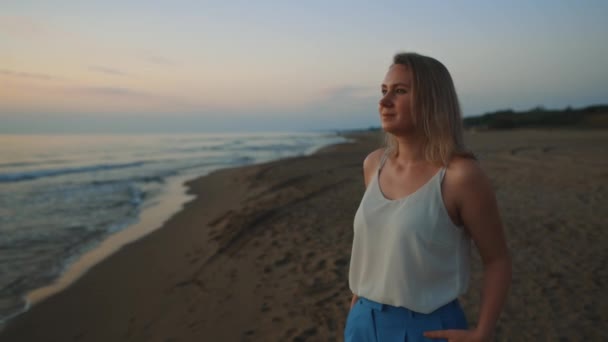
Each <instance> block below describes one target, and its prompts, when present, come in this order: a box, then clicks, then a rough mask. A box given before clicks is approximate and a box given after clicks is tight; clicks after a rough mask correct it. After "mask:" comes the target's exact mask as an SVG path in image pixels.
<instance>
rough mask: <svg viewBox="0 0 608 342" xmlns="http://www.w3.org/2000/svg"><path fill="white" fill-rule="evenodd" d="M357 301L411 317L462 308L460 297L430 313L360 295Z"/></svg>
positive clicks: (380, 309)
mask: <svg viewBox="0 0 608 342" xmlns="http://www.w3.org/2000/svg"><path fill="white" fill-rule="evenodd" d="M357 302H359V303H360V304H362V305H365V306H368V307H370V308H372V309H374V310H377V311H385V312H389V313H393V312H394V313H401V314H405V315H407V316H409V317H426V316H430V315H435V314H441V313H442V312H444V311H450V310H453V309H458V308H460V303H459V302H458V298H456V299H454V300H453V301H451V302H449V303H447V304H445V305H443V306H441V307H439V308H438V309H436V310H435V311H433V312H431V313H428V314H425V313H421V312H416V311H413V310H410V309H408V308H404V307H402V306H392V305H388V304H383V303H379V302H375V301H373V300H370V299H367V298H364V297H359V299H357Z"/></svg>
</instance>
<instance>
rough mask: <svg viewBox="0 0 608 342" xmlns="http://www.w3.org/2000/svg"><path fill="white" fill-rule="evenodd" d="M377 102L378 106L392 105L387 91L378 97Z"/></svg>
mask: <svg viewBox="0 0 608 342" xmlns="http://www.w3.org/2000/svg"><path fill="white" fill-rule="evenodd" d="M378 104H379V105H380V107H391V106H392V105H393V104H392V102H391V101H390V98H389V94H388V93H387V94H386V95H383V96H382V97H381V98H380V102H378Z"/></svg>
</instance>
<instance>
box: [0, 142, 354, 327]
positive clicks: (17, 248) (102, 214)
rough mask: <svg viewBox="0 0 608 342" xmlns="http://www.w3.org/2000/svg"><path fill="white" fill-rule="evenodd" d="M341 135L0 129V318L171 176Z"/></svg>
mask: <svg viewBox="0 0 608 342" xmlns="http://www.w3.org/2000/svg"><path fill="white" fill-rule="evenodd" d="M344 141H346V139H345V138H343V137H341V136H340V135H337V134H334V133H238V134H237V133H230V134H218V133H212V134H176V135H168V134H167V135H152V134H147V135H146V134H138V135H0V323H2V322H3V321H6V320H8V319H9V318H11V317H13V316H15V315H17V314H19V313H20V312H23V311H24V310H26V309H27V307H28V306H29V305H30V303H28V300H27V299H26V295H27V294H28V293H29V292H31V291H33V290H35V289H39V288H41V287H44V286H47V285H49V284H51V283H53V282H54V281H56V280H57V279H58V278H59V277H60V275H61V274H62V273H64V272H65V270H67V269H68V268H69V266H70V265H72V264H73V263H75V262H77V261H78V259H79V258H80V257H81V256H83V255H84V254H85V253H87V252H89V251H91V250H93V249H95V248H96V247H98V246H99V245H100V243H102V242H103V241H104V240H106V239H108V238H109V237H110V236H111V235H113V234H116V233H118V232H121V231H123V230H128V228H129V227H132V226H134V225H135V224H137V222H138V221H139V220H140V218H141V215H142V213H143V212H145V211H146V210H148V211H151V210H155V206H156V207H157V206H159V203H161V202H162V199H163V196H168V192H169V191H170V190H169V188H170V184H171V182H172V181H173V182H176V181H179V182H180V184H181V183H182V182H183V180H187V179H193V178H197V177H199V176H202V175H205V174H208V173H209V172H211V171H214V170H217V169H222V168H228V167H235V166H242V165H248V164H255V163H261V162H265V161H270V160H275V159H280V158H285V157H291V156H299V155H308V154H311V153H313V152H314V151H316V150H317V149H319V148H321V147H323V146H327V145H330V144H335V143H340V142H344ZM184 198H185V197H184ZM165 219H168V217H166V218H165ZM161 224H162V222H157V227H153V228H158V227H160V225H161Z"/></svg>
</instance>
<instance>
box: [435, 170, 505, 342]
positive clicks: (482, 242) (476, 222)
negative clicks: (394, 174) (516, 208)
mask: <svg viewBox="0 0 608 342" xmlns="http://www.w3.org/2000/svg"><path fill="white" fill-rule="evenodd" d="M450 166H451V167H450V171H452V172H451V173H452V174H451V175H450V178H451V179H450V184H451V185H450V189H451V190H450V191H455V192H456V193H457V196H456V203H457V204H458V213H459V215H460V218H461V220H462V222H463V224H464V226H465V228H466V230H467V232H468V233H469V234H470V235H471V238H472V240H473V241H474V242H475V245H476V246H477V249H478V251H479V255H480V256H481V259H482V263H483V284H482V293H481V296H482V297H481V308H480V311H479V319H478V323H477V327H475V328H474V329H472V330H470V331H456V330H453V331H450V330H446V331H443V332H436V333H437V334H435V332H431V333H430V334H428V335H427V337H433V338H448V339H450V341H451V340H452V339H453V340H454V341H460V340H463V341H470V340H472V341H489V340H491V338H492V335H493V334H494V329H495V326H496V322H497V321H498V317H499V316H500V312H501V311H502V308H503V306H504V303H505V300H506V298H507V293H508V290H509V286H510V284H511V258H510V256H509V251H508V248H507V243H506V239H505V236H504V232H503V228H502V223H501V219H500V214H499V212H498V205H497V203H496V198H495V195H494V191H493V189H492V185H491V184H490V181H489V179H488V178H487V176H486V175H485V174H484V172H483V170H482V169H481V167H480V166H479V164H478V163H477V162H475V161H473V160H470V159H468V160H459V161H458V162H456V163H454V165H452V164H451V165H450ZM452 166H453V168H452ZM450 332H451V333H450ZM446 333H447V335H446ZM463 334H464V335H463Z"/></svg>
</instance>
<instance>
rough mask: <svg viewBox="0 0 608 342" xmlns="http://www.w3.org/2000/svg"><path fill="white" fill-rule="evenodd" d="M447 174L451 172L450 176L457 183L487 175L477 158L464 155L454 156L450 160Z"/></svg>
mask: <svg viewBox="0 0 608 342" xmlns="http://www.w3.org/2000/svg"><path fill="white" fill-rule="evenodd" d="M447 174H450V178H451V179H452V180H453V182H456V183H463V182H465V183H469V182H475V181H476V180H479V178H485V177H486V176H485V173H484V172H483V169H482V168H481V165H479V162H478V161H477V160H475V159H472V158H464V157H454V158H453V159H452V160H451V161H450V165H449V166H448V169H447V173H446V175H447Z"/></svg>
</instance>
